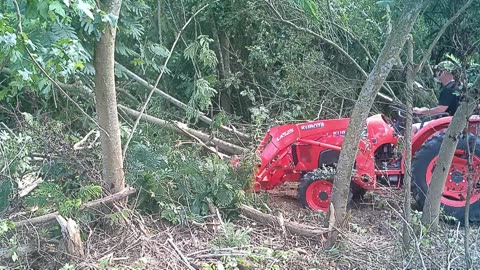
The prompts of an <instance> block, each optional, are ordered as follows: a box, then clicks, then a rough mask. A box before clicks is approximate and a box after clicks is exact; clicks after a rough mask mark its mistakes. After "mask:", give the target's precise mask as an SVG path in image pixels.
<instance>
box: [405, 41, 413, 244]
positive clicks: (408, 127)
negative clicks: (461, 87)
mask: <svg viewBox="0 0 480 270" xmlns="http://www.w3.org/2000/svg"><path fill="white" fill-rule="evenodd" d="M414 79H415V67H414V64H413V37H412V36H410V39H409V40H408V62H407V89H406V90H405V101H406V105H407V121H406V123H405V136H404V138H405V148H404V149H405V156H404V157H403V162H404V166H405V175H404V178H403V183H404V186H403V190H404V194H405V198H404V206H403V211H404V215H405V223H404V224H403V249H404V251H405V252H407V251H408V250H409V248H410V242H411V239H412V237H411V233H412V232H411V230H410V221H411V219H412V217H411V201H412V199H411V196H410V192H411V186H412V169H411V167H412V123H413V120H412V115H413V108H412V103H413V81H414Z"/></svg>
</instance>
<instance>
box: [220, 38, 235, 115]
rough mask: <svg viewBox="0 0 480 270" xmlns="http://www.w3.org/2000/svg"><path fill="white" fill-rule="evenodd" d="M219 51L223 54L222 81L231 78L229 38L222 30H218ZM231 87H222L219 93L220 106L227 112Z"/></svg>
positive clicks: (229, 105) (229, 104) (229, 107)
mask: <svg viewBox="0 0 480 270" xmlns="http://www.w3.org/2000/svg"><path fill="white" fill-rule="evenodd" d="M219 37H220V51H221V53H222V55H223V70H224V74H223V81H224V82H225V81H226V80H229V79H231V77H232V70H231V66H230V40H229V39H228V36H227V34H226V33H225V32H224V31H220V33H219ZM232 88H233V87H232V86H228V87H226V86H225V88H224V89H223V91H222V92H221V93H220V107H221V108H222V109H223V110H224V111H225V112H227V113H232V112H233V109H232V101H231V98H230V91H231V89H232Z"/></svg>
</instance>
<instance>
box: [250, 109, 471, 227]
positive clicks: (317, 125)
mask: <svg viewBox="0 0 480 270" xmlns="http://www.w3.org/2000/svg"><path fill="white" fill-rule="evenodd" d="M395 112H396V115H397V116H400V117H394V118H395V119H392V120H391V119H389V118H387V117H386V116H385V115H382V114H376V115H373V116H370V117H369V118H368V119H367V121H366V125H365V126H364V130H363V133H362V137H361V140H360V142H359V150H358V152H357V156H356V161H355V166H354V172H353V176H352V181H351V195H352V196H362V195H363V194H364V193H365V192H366V191H367V190H378V189H384V188H392V189H398V188H401V186H402V184H403V176H404V173H405V171H404V166H403V162H402V153H400V151H401V150H400V149H398V148H399V147H398V141H399V137H401V136H402V133H403V131H404V126H405V118H404V117H403V116H404V115H405V113H404V111H402V109H400V108H396V110H395ZM432 119H433V120H432ZM426 120H431V121H429V122H428V123H427V124H425V125H423V122H422V126H421V128H420V129H419V130H418V132H417V133H416V134H415V135H414V136H413V138H412V156H413V160H412V191H413V196H414V199H415V201H416V203H417V205H418V207H419V208H420V209H422V208H423V205H424V202H425V197H426V192H427V189H428V186H429V184H430V181H431V177H432V172H433V168H434V166H435V163H436V160H437V158H438V152H439V150H440V145H441V143H442V140H443V137H444V135H445V132H446V129H447V127H448V125H449V123H450V121H451V120H452V117H450V116H445V115H437V116H434V117H433V118H431V119H423V121H426ZM348 122H349V119H348V118H342V119H329V120H317V121H310V122H305V123H301V124H290V125H281V126H276V127H272V128H270V129H269V130H268V131H267V133H266V135H265V136H264V138H263V140H262V142H261V144H260V145H259V147H258V148H257V154H258V155H259V157H260V162H259V163H260V164H258V165H256V168H255V182H254V186H253V189H254V190H256V191H258V190H271V189H273V188H275V187H276V186H278V185H281V184H283V183H285V182H300V183H299V185H298V199H299V200H300V202H301V203H302V204H303V205H304V206H305V207H308V208H310V209H312V210H320V211H327V210H328V208H329V205H330V197H331V193H332V187H333V176H334V173H335V165H336V163H337V161H338V158H339V154H340V149H341V147H342V143H343V139H344V137H345V133H346V129H347V126H348ZM479 128H480V119H478V118H476V119H473V118H471V119H470V121H469V126H468V129H469V132H470V133H471V134H470V135H469V136H464V137H462V138H460V139H459V142H458V146H457V150H456V151H455V155H454V158H453V161H452V165H451V167H450V169H449V173H448V177H447V181H446V184H445V188H444V191H443V194H442V198H441V202H442V206H443V208H444V211H445V214H446V215H448V216H453V217H455V218H456V219H458V220H460V221H463V220H464V215H465V205H466V203H465V202H466V194H467V174H468V166H467V153H468V152H467V150H468V149H467V146H468V145H470V146H471V145H472V144H473V145H475V141H473V140H477V139H476V136H473V135H472V134H478V133H479V131H480V129H479ZM467 137H468V141H469V142H470V143H469V144H467ZM476 144H477V145H476V147H475V153H474V157H473V171H474V173H473V177H472V180H473V191H472V196H471V200H470V203H471V206H470V221H472V222H480V181H479V178H480V140H477V141H476ZM472 148H473V147H471V149H472ZM472 154H473V153H472Z"/></svg>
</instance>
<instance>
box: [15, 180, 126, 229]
mask: <svg viewBox="0 0 480 270" xmlns="http://www.w3.org/2000/svg"><path fill="white" fill-rule="evenodd" d="M135 192H136V190H135V189H134V188H132V187H127V188H124V189H123V190H122V191H120V192H118V193H115V194H112V195H108V196H106V197H104V198H101V199H97V200H93V201H90V202H87V203H85V204H84V205H82V206H81V207H80V210H84V209H87V208H94V207H97V206H100V205H104V204H107V203H111V202H115V201H119V200H121V199H123V198H126V197H128V196H130V195H131V194H133V193H135ZM58 215H59V213H58V212H53V213H50V214H46V215H43V216H39V217H34V218H30V219H26V220H21V221H17V222H14V223H13V224H14V225H15V227H21V226H25V225H34V224H39V223H46V222H50V221H52V220H55V219H56V218H57V216H58Z"/></svg>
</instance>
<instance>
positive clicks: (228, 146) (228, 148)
mask: <svg viewBox="0 0 480 270" xmlns="http://www.w3.org/2000/svg"><path fill="white" fill-rule="evenodd" d="M118 108H119V109H121V110H123V111H124V112H126V113H127V114H129V115H131V116H133V117H139V116H140V112H138V111H135V110H132V109H130V108H127V107H125V106H123V105H120V104H119V105H118ZM142 118H143V119H144V120H146V121H148V122H150V123H153V124H156V125H159V126H163V127H172V125H171V124H173V125H174V126H175V127H176V128H177V129H178V130H180V131H181V132H183V133H186V134H187V135H189V136H191V137H193V136H194V138H199V139H201V140H202V141H203V142H204V143H207V142H211V143H212V144H214V145H215V146H217V147H218V148H219V149H220V150H222V151H223V152H225V153H228V154H235V155H240V154H243V153H245V152H246V151H247V149H245V148H243V147H240V146H237V145H235V144H232V143H229V142H226V141H223V140H220V139H217V138H211V137H210V136H209V135H208V134H205V133H203V132H201V131H198V130H195V129H192V128H189V127H187V125H186V124H184V123H181V122H177V121H174V122H168V121H165V120H163V119H159V118H156V117H153V116H150V115H148V114H143V115H142ZM192 135H193V136H192Z"/></svg>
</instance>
